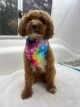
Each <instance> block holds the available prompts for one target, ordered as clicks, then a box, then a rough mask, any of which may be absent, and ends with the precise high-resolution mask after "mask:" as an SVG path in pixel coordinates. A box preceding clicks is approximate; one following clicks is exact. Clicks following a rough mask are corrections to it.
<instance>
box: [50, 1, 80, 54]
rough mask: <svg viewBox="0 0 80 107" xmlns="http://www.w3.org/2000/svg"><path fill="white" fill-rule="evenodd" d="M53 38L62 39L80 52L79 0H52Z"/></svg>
mask: <svg viewBox="0 0 80 107" xmlns="http://www.w3.org/2000/svg"><path fill="white" fill-rule="evenodd" d="M52 17H53V18H54V20H53V22H54V26H55V38H59V39H62V40H64V41H65V42H66V43H67V44H68V45H70V46H71V47H72V48H74V49H75V51H79V54H80V0H53V11H52Z"/></svg>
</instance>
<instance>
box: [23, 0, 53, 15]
mask: <svg viewBox="0 0 80 107" xmlns="http://www.w3.org/2000/svg"><path fill="white" fill-rule="evenodd" d="M51 8H52V0H23V11H24V12H26V11H28V10H30V9H42V10H45V11H47V12H48V13H49V14H51Z"/></svg>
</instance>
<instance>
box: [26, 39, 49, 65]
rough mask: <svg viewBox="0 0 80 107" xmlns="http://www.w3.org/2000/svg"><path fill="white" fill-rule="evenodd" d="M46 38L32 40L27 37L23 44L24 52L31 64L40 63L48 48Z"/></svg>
mask: <svg viewBox="0 0 80 107" xmlns="http://www.w3.org/2000/svg"><path fill="white" fill-rule="evenodd" d="M48 46H49V44H48V40H45V39H43V40H34V39H31V38H27V40H26V45H25V53H26V56H27V58H28V59H29V60H30V61H31V63H32V65H34V66H38V65H40V64H41V63H42V62H43V60H44V58H45V55H46V53H47V50H48Z"/></svg>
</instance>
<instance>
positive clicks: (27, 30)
mask: <svg viewBox="0 0 80 107" xmlns="http://www.w3.org/2000/svg"><path fill="white" fill-rule="evenodd" d="M18 31H19V34H20V35H21V36H23V37H24V36H27V39H26V44H25V49H24V71H25V86H24V90H23V92H22V98H23V99H25V98H28V97H30V96H31V95H32V84H33V83H35V82H36V81H42V82H44V83H45V85H46V89H47V90H48V91H49V92H50V93H55V92H56V86H55V83H54V79H55V74H56V70H55V66H54V56H53V53H52V50H51V48H50V45H49V42H48V40H49V39H50V38H51V37H52V36H53V34H54V26H53V24H52V21H51V18H50V16H49V15H48V13H47V12H45V11H43V10H30V11H29V12H27V13H26V14H24V15H23V17H22V18H21V21H20V24H19V27H18Z"/></svg>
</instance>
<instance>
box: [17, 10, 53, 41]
mask: <svg viewBox="0 0 80 107" xmlns="http://www.w3.org/2000/svg"><path fill="white" fill-rule="evenodd" d="M18 31H19V33H20V35H22V36H25V35H26V36H27V35H29V36H31V37H32V38H47V39H49V38H50V37H52V36H53V31H54V28H53V24H52V21H51V18H50V16H49V15H48V13H47V12H45V11H43V10H31V11H29V12H28V13H26V14H25V15H24V16H23V17H22V19H21V21H20V24H19V27H18ZM44 36H45V37H44Z"/></svg>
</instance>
